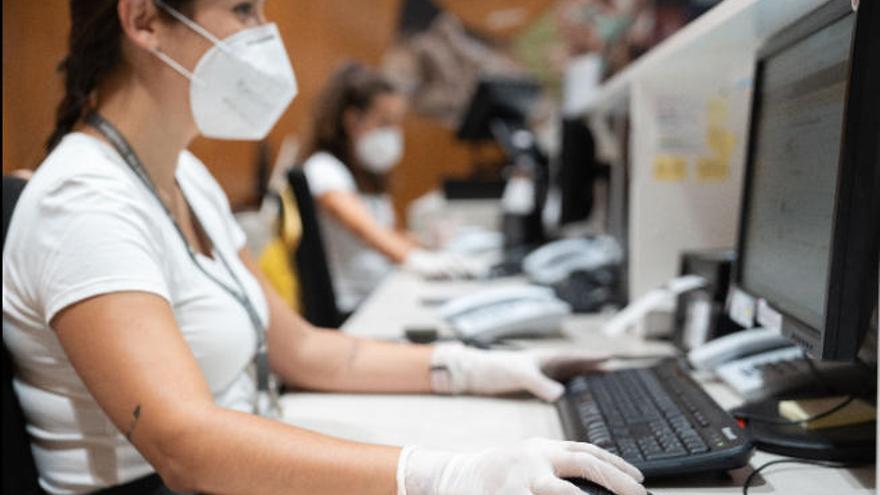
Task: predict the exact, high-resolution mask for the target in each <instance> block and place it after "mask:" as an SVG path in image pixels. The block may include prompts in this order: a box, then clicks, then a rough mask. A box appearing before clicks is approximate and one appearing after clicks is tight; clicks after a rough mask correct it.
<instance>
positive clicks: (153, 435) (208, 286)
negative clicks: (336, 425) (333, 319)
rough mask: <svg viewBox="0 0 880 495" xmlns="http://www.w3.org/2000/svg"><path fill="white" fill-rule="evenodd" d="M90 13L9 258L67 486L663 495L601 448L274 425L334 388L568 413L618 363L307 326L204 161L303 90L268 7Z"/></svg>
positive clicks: (9, 304) (38, 399) (40, 448)
mask: <svg viewBox="0 0 880 495" xmlns="http://www.w3.org/2000/svg"><path fill="white" fill-rule="evenodd" d="M70 6H71V14H72V18H73V25H72V30H71V44H70V53H69V55H68V57H67V58H66V59H65V61H64V64H63V66H62V68H63V71H64V74H65V89H66V97H65V99H64V101H63V102H62V104H61V106H60V107H59V112H58V123H57V124H58V125H57V129H56V132H55V133H54V134H53V136H52V139H51V140H50V145H49V148H50V151H51V152H50V154H49V156H48V157H47V158H46V160H45V161H44V162H43V164H42V165H41V166H40V168H39V170H38V171H37V172H36V174H35V175H34V176H33V178H32V179H31V180H30V182H29V184H28V186H27V188H26V189H25V191H24V193H23V195H22V196H21V199H20V200H19V202H18V206H17V208H16V211H15V215H14V216H13V218H12V221H11V224H10V226H9V231H8V233H7V238H6V242H5V244H6V245H5V248H4V253H3V292H2V294H3V296H2V297H3V326H4V329H3V340H4V344H5V345H6V346H7V348H8V349H9V350H10V351H11V354H12V357H13V360H14V362H15V365H16V366H15V368H16V377H15V390H16V393H17V395H18V398H19V400H20V402H21V404H22V408H23V410H24V413H25V419H26V421H27V423H28V433H29V434H30V435H31V440H32V451H33V454H34V458H35V460H36V463H37V467H38V470H39V475H40V483H41V485H42V486H43V488H44V489H45V490H46V491H48V492H49V493H53V494H79V493H101V494H104V495H109V494H125V495H139V494H154V495H159V494H168V493H170V492H169V491H168V489H167V488H165V485H167V486H168V487H170V488H171V489H173V490H175V491H177V492H197V493H223V494H227V495H239V494H240V495H260V494H282V493H284V494H330V493H350V492H351V491H352V490H353V489H354V490H356V491H357V492H358V493H364V494H382V495H387V494H389V493H400V494H404V493H406V494H409V495H447V494H449V495H451V494H453V493H454V494H461V493H468V494H471V493H472V494H479V495H483V494H486V495H488V494H491V493H498V492H501V491H509V492H511V493H513V492H517V493H519V492H522V493H526V492H529V490H532V491H533V492H535V493H546V494H551V495H556V494H558V495H564V494H569V493H574V490H575V488H574V487H573V485H571V484H568V483H566V482H564V481H562V480H561V479H560V478H559V477H586V478H590V479H594V480H596V481H598V482H600V483H602V484H604V485H606V486H608V487H611V488H612V489H614V490H616V491H619V492H620V493H622V494H624V495H643V494H644V489H643V488H641V487H640V485H638V484H637V482H636V481H635V480H636V479H637V478H639V474H638V472H637V471H635V470H634V469H633V468H632V467H630V466H629V465H627V464H626V463H624V462H623V461H622V460H620V459H618V458H616V457H613V456H611V455H609V454H607V453H604V452H602V451H599V450H598V449H596V448H595V447H592V446H590V445H584V444H577V443H563V442H550V441H533V442H529V443H526V444H524V445H523V446H522V447H520V448H514V449H498V450H488V451H484V452H479V453H474V454H452V453H445V452H434V451H427V450H423V449H413V448H405V449H399V448H393V447H380V446H371V445H363V444H357V443H352V442H346V441H342V440H336V439H333V438H329V437H326V436H322V435H318V434H314V433H310V432H307V431H304V430H301V429H298V428H295V427H293V426H289V425H285V424H283V423H281V422H278V421H275V420H273V419H271V417H272V416H273V415H276V414H277V409H276V407H275V406H276V405H277V404H276V403H275V401H274V400H273V393H272V391H273V389H274V387H273V383H274V381H275V378H274V377H275V376H277V379H280V380H283V381H284V382H286V383H289V384H292V385H295V386H298V387H301V388H305V389H312V390H324V391H349V392H385V393H404V392H411V393H429V392H435V393H485V394H490V393H502V392H510V391H515V390H528V391H531V392H532V393H534V394H536V395H539V396H540V397H542V398H544V399H547V400H553V399H554V398H556V397H558V396H559V394H560V393H561V385H559V384H558V383H556V382H554V381H553V380H551V379H550V378H548V377H546V376H544V375H543V374H542V370H543V369H550V368H559V367H568V368H571V367H572V365H578V366H580V367H581V368H589V367H592V366H594V365H595V362H596V361H595V359H590V358H589V357H588V356H583V355H560V354H546V353H541V354H537V353H516V352H507V353H503V352H495V353H489V352H482V351H476V350H469V349H463V348H457V347H437V348H431V347H419V346H404V345H391V344H383V343H376V342H370V341H366V340H358V339H354V338H351V337H348V336H346V335H343V334H341V333H340V332H327V331H321V330H319V329H315V328H313V327H311V326H310V325H308V324H307V323H305V322H304V321H303V320H302V319H300V318H299V317H298V316H297V315H296V314H294V313H293V312H292V311H290V310H289V309H287V308H286V306H285V304H284V302H283V301H282V300H281V298H280V297H279V296H278V295H277V294H275V293H274V292H273V291H272V290H271V289H270V288H269V286H268V284H267V283H266V280H265V279H264V278H263V277H262V276H261V275H260V274H259V272H258V270H256V269H255V265H254V263H253V262H252V260H251V257H250V254H249V253H248V252H247V249H246V248H244V237H243V234H242V232H241V230H240V229H239V228H238V227H237V226H236V225H235V222H234V220H233V218H232V215H231V213H230V211H229V205H228V202H227V200H226V198H225V196H224V195H223V192H222V191H221V189H220V188H219V186H218V185H217V183H216V182H215V181H214V179H213V178H212V176H211V175H210V173H209V172H208V170H207V169H206V168H205V167H204V165H202V164H201V162H199V161H198V160H197V159H196V158H195V157H194V156H193V155H192V154H190V153H189V152H187V151H186V147H187V146H188V144H189V143H190V141H191V140H192V139H194V138H195V137H196V136H197V135H199V134H202V135H205V136H212V137H218V138H226V139H260V138H262V137H263V136H264V135H265V133H266V132H268V131H269V129H270V128H271V127H272V126H273V125H274V123H275V121H276V120H277V119H278V117H279V116H280V115H281V114H282V113H283V111H284V109H285V108H286V107H287V105H288V103H289V102H290V100H291V99H292V98H293V97H294V95H295V93H296V83H295V79H294V77H293V72H292V70H291V68H290V64H289V61H288V59H287V55H286V53H285V51H284V49H283V44H282V43H281V39H280V37H279V35H278V31H277V29H276V28H275V27H274V25H271V24H266V23H265V21H264V19H263V14H262V9H263V3H262V2H260V1H241V0H234V1H233V0H164V1H159V0H155V1H154V0H101V1H98V0H72V1H71V2H70ZM270 370H271V371H273V372H274V373H275V375H273V374H271V373H270V372H269V371H270ZM513 465H515V466H517V469H516V471H515V472H513V471H512V470H510V466H513Z"/></svg>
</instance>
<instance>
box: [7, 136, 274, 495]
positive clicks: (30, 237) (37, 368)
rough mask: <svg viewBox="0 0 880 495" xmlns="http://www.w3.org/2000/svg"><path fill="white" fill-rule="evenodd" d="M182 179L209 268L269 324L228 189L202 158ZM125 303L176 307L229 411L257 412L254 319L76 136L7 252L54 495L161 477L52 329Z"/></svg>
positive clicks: (35, 182)
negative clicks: (114, 297)
mask: <svg viewBox="0 0 880 495" xmlns="http://www.w3.org/2000/svg"><path fill="white" fill-rule="evenodd" d="M177 180H178V182H179V184H180V187H181V188H182V190H183V192H184V194H185V195H186V197H187V200H188V201H189V203H190V205H191V206H192V209H193V210H194V212H195V214H196V215H197V217H198V218H199V220H200V222H201V224H202V226H203V227H204V229H205V231H206V232H207V233H208V235H209V236H210V238H211V240H212V241H213V244H214V254H213V256H212V257H211V258H208V257H206V256H202V255H199V258H198V261H199V262H200V263H201V264H202V265H203V266H204V267H205V268H206V269H207V270H209V271H210V272H212V273H213V274H214V276H215V277H217V278H219V279H220V280H221V281H223V282H225V283H226V284H227V285H229V286H230V287H236V286H235V282H234V281H233V280H232V279H231V277H230V276H229V274H228V273H227V272H226V270H225V269H224V268H223V267H222V264H221V262H220V260H219V258H217V255H218V254H222V256H223V257H225V259H226V260H227V261H228V262H229V263H230V264H231V266H232V269H233V270H234V271H235V272H236V275H237V276H238V278H239V279H240V280H241V282H242V283H243V284H244V285H245V290H246V292H247V294H248V296H249V297H250V299H251V301H252V303H253V304H254V306H255V307H256V309H257V312H258V313H259V315H260V317H261V318H262V319H263V321H264V323H265V322H266V321H267V320H268V308H267V305H266V300H265V298H264V295H263V294H262V292H261V290H260V287H259V284H258V282H257V281H256V280H255V279H254V278H253V277H252V276H251V275H250V274H249V272H248V271H247V268H246V267H245V266H244V264H243V263H241V261H240V259H239V257H238V251H239V250H240V249H241V248H242V247H243V246H244V243H245V239H244V234H243V233H242V231H241V230H240V229H239V228H238V226H237V225H236V224H235V222H234V220H233V217H232V214H231V212H230V209H229V204H228V201H227V199H226V197H225V195H224V194H223V191H222V190H221V189H220V186H219V185H218V184H217V182H216V181H215V180H214V178H213V177H212V176H211V174H210V173H209V172H208V170H207V169H206V168H205V167H204V165H203V164H202V163H201V162H199V161H198V159H197V158H196V157H195V156H193V155H192V154H190V153H188V152H184V153H182V154H181V155H180V161H179V163H178V168H177ZM120 291H140V292H149V293H153V294H156V295H159V296H161V297H162V298H164V299H166V300H167V301H168V302H169V303H170V304H171V307H172V308H173V311H174V315H175V317H176V319H177V323H178V325H179V327H180V331H181V333H182V334H183V337H184V338H185V339H186V341H187V343H188V344H189V346H190V348H191V349H192V351H193V354H194V356H195V358H196V360H197V361H198V364H199V367H200V368H201V370H202V372H203V373H204V375H205V378H206V379H207V382H208V384H209V386H210V388H211V392H212V394H213V396H214V399H215V401H216V403H217V404H218V405H220V406H223V407H227V408H232V409H236V410H241V411H247V412H252V411H253V404H254V400H255V396H256V387H255V382H254V379H253V374H252V373H253V372H252V368H253V367H252V365H251V363H252V359H253V355H254V353H255V351H256V346H257V337H256V332H255V330H254V328H253V325H252V323H251V320H250V319H249V318H248V315H247V313H246V311H245V310H244V308H243V307H242V306H241V305H240V304H239V303H238V302H236V301H235V300H234V299H233V298H232V296H230V295H229V294H228V293H227V292H225V291H224V290H223V289H222V288H220V287H218V286H217V285H215V283H214V282H212V281H210V280H209V279H208V278H207V277H206V276H205V275H204V274H203V273H202V272H201V271H199V270H198V268H197V267H195V266H194V264H193V262H192V260H191V259H190V257H189V255H188V253H187V250H186V247H185V244H184V242H183V241H182V240H181V239H180V237H179V235H178V234H177V232H176V231H175V229H174V227H173V224H172V222H171V220H170V219H169V218H168V216H167V214H166V213H165V211H164V210H163V209H162V207H161V206H160V205H159V203H158V202H157V200H156V199H155V198H154V197H153V196H152V194H151V193H150V192H149V190H148V189H147V188H146V187H145V186H144V185H143V184H142V183H141V182H140V181H139V179H138V178H137V177H136V176H135V174H134V173H133V172H132V171H131V170H130V169H129V168H128V166H127V165H126V163H125V162H124V161H122V159H121V158H120V157H119V155H118V154H117V153H116V152H115V150H114V149H113V148H111V147H110V146H109V145H107V144H105V143H103V142H102V141H99V140H97V139H95V138H93V137H91V136H88V135H86V134H82V133H74V134H70V135H68V136H67V137H66V138H65V139H64V140H63V141H62V143H61V144H60V145H59V146H58V148H56V149H55V151H54V152H52V154H51V155H50V156H49V157H48V158H47V159H46V161H45V162H43V164H42V165H41V166H40V168H39V169H38V170H37V172H36V174H35V175H34V177H33V178H32V179H31V180H30V182H29V184H28V186H27V187H26V188H25V190H24V193H23V194H22V196H21V199H20V200H19V203H18V205H17V206H16V209H15V212H14V215H13V218H12V222H11V225H10V227H9V232H8V234H7V239H6V247H5V250H4V253H3V325H4V329H3V340H4V343H5V344H6V346H7V347H8V348H9V350H10V351H11V353H12V356H13V360H14V362H15V365H16V377H15V380H14V383H13V384H14V388H15V391H16V393H17V394H18V397H19V400H20V402H21V404H22V408H23V409H24V414H25V418H26V421H27V427H28V431H29V433H30V436H31V443H32V449H33V453H34V458H35V460H36V463H37V467H38V470H39V472H40V483H41V484H42V485H43V488H44V489H46V490H47V491H48V492H50V493H61V494H69V493H87V492H91V491H94V490H96V489H99V488H103V487H107V486H113V485H119V484H123V483H126V482H129V481H132V480H134V479H137V478H139V477H142V476H145V475H148V474H150V473H152V472H153V468H152V467H151V466H150V465H149V464H148V463H147V462H146V460H144V458H143V457H142V456H141V455H140V454H139V453H138V452H137V451H136V450H135V448H134V447H133V446H132V445H131V444H130V443H129V442H128V441H127V440H126V439H125V437H124V436H123V435H122V434H121V433H120V432H119V431H118V430H117V429H116V427H115V426H114V425H113V424H112V423H111V421H110V420H109V418H108V417H107V416H106V415H105V414H104V412H103V411H102V410H101V408H100V407H99V406H98V404H97V403H96V402H95V400H94V399H93V398H92V397H91V395H90V394H89V392H88V390H87V389H86V387H85V386H84V385H83V383H82V382H81V381H80V378H79V377H78V376H77V374H76V372H75V371H74V369H73V367H72V366H71V364H70V362H69V361H68V359H67V357H66V355H65V353H64V350H63V349H62V347H61V345H60V343H59V341H58V338H57V336H56V334H55V332H54V331H53V330H52V329H51V328H50V327H49V323H50V322H51V321H52V318H53V317H54V316H55V315H57V314H58V312H59V311H61V310H62V309H64V308H66V307H67V306H70V305H71V304H73V303H76V302H78V301H82V300H84V299H87V298H89V297H93V296H96V295H101V294H107V293H113V292H120ZM81 330H83V331H87V329H81ZM119 331H120V332H125V331H127V329H126V328H124V327H123V328H119Z"/></svg>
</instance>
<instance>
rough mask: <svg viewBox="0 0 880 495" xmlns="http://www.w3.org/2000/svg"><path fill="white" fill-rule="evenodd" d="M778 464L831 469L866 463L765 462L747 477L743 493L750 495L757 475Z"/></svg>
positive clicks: (789, 460) (778, 460)
mask: <svg viewBox="0 0 880 495" xmlns="http://www.w3.org/2000/svg"><path fill="white" fill-rule="evenodd" d="M777 464H809V465H811V466H819V467H824V468H829V469H843V468H849V467H855V466H861V465H864V463H854V462H829V461H812V460H808V459H777V460H775V461H769V462H765V463H764V464H762V465H760V466H758V467H757V468H756V469H755V470H754V471H752V472H751V474H749V477H748V478H746V481H745V483H743V495H749V488H750V487H751V486H752V481H754V479H755V477H756V476H758V474H759V473H761V471H764V470H765V469H767V468H769V467H770V466H775V465H777Z"/></svg>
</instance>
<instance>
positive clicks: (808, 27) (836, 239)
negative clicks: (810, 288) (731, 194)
mask: <svg viewBox="0 0 880 495" xmlns="http://www.w3.org/2000/svg"><path fill="white" fill-rule="evenodd" d="M878 12H880V9H878V6H877V5H876V2H862V5H861V8H860V9H859V11H858V13H857V14H856V15H857V17H856V27H855V32H854V35H853V42H852V45H851V47H852V48H851V54H850V60H851V63H850V66H849V74H848V80H849V83H848V85H847V93H846V97H845V98H846V107H845V109H844V117H843V127H844V128H843V133H842V137H843V142H842V143H841V150H840V155H839V158H838V175H837V176H838V181H837V191H836V196H835V198H836V199H835V206H834V225H833V231H832V247H831V250H830V253H829V256H830V260H829V262H830V263H829V270H828V276H827V278H826V284H827V286H826V290H827V293H828V296H827V298H826V314H825V325H824V328H822V329H817V328H812V327H811V326H810V325H808V324H806V323H805V322H803V321H801V320H800V319H798V318H797V317H795V316H794V315H791V314H790V313H787V312H785V311H784V310H782V309H781V308H779V307H778V306H776V305H774V303H773V302H772V301H765V302H766V303H767V305H768V306H769V307H770V308H771V309H772V310H774V311H776V312H777V313H779V314H780V315H781V316H782V328H781V330H782V333H783V334H784V335H786V336H787V337H789V338H790V339H792V341H793V342H794V343H796V344H797V345H799V346H801V347H802V348H803V349H804V350H806V351H807V352H808V353H809V354H810V355H811V356H812V357H814V358H817V359H821V360H835V361H842V360H846V361H849V360H853V359H855V357H856V355H857V353H858V349H859V346H860V344H861V340H862V337H863V336H864V330H866V329H867V326H868V325H869V321H870V318H871V314H872V312H873V310H874V308H875V307H876V305H875V304H876V297H877V296H876V294H877V285H876V284H875V283H874V281H873V275H876V273H877V251H878V238H880V234H878V231H880V227H877V226H878V225H880V215H878V203H880V201H878V199H877V198H876V196H878V195H880V189H878V187H877V184H878V176H880V173H878V171H877V168H878V152H877V148H876V147H875V146H871V145H870V143H871V142H872V141H875V142H876V140H877V139H878V138H880V125H878V118H877V114H878V113H880V91H877V90H876V88H880V76H878V72H880V43H878V40H877V38H878V35H877V33H878V30H880V22H878V20H877V18H878ZM851 14H853V12H852V8H851V6H850V3H849V2H842V1H832V2H829V3H828V4H826V5H825V6H823V7H820V8H819V9H817V10H816V11H814V12H812V13H811V14H808V15H807V16H805V17H804V18H802V19H801V20H799V21H797V22H796V23H794V24H793V25H792V26H790V27H788V28H786V29H784V30H783V31H781V32H780V33H779V34H778V35H777V36H774V37H773V38H772V39H770V40H769V42H768V43H767V44H766V45H765V46H764V47H763V48H762V49H761V50H760V51H759V52H758V61H757V67H756V72H755V85H754V95H753V98H752V109H751V118H750V122H749V142H748V151H747V155H746V172H745V173H746V175H745V180H744V187H743V195H742V203H741V204H742V207H741V214H740V223H739V236H738V241H737V250H738V252H739V253H740V256H739V257H738V259H737V263H736V265H735V268H734V280H733V287H734V288H735V289H738V290H740V291H743V292H745V293H746V294H748V295H750V296H752V297H753V298H755V299H756V300H757V299H763V298H762V294H759V293H754V292H751V291H750V290H749V289H747V288H745V287H744V284H743V282H742V281H743V264H744V258H745V256H744V255H745V250H744V248H745V240H746V239H745V238H746V233H747V232H748V216H749V215H748V213H749V212H748V209H747V205H748V204H749V201H750V199H751V192H752V175H753V169H754V159H755V152H756V149H755V145H756V142H757V141H756V138H757V132H758V124H759V120H760V112H761V109H762V101H761V99H762V98H761V83H762V80H763V77H762V76H763V74H764V67H765V63H766V60H767V59H768V58H769V57H771V56H773V55H775V54H778V53H779V52H781V51H783V50H785V49H786V48H788V47H790V46H792V45H793V44H795V43H797V42H799V41H801V40H803V39H804V38H806V37H808V36H810V35H811V34H813V33H815V32H816V31H818V30H819V29H822V28H824V27H826V26H828V25H830V24H832V23H834V22H836V21H838V20H840V19H842V18H844V17H845V16H847V15H851ZM872 88H874V90H873V92H872V91H871V89H872ZM871 109H874V111H873V112H872V111H871ZM871 226H875V227H873V228H872V227H871ZM847 329H852V330H851V331H852V332H856V334H855V335H852V334H847V333H846V332H847Z"/></svg>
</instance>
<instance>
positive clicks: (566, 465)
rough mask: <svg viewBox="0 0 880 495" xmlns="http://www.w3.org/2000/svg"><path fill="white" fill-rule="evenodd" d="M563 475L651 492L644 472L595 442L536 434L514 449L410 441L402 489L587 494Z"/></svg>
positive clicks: (477, 494)
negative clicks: (463, 449)
mask: <svg viewBox="0 0 880 495" xmlns="http://www.w3.org/2000/svg"><path fill="white" fill-rule="evenodd" d="M563 478H581V479H586V480H589V481H592V482H594V483H596V484H599V485H602V486H603V487H605V488H607V489H609V490H611V491H612V492H614V493H615V494H616V495H646V493H647V491H646V490H645V488H644V487H643V486H642V485H641V484H640V483H641V482H642V481H643V479H644V477H643V476H642V473H640V472H639V471H638V470H637V469H636V468H634V467H633V466H631V465H630V464H628V463H627V462H626V461H624V460H623V459H621V458H620V457H617V456H615V455H612V454H610V453H608V452H606V451H604V450H602V449H600V448H598V447H596V446H595V445H590V444H586V443H578V442H560V441H552V440H543V439H534V440H528V441H526V442H523V443H522V444H521V445H520V446H518V447H515V448H508V449H489V450H484V451H482V452H476V453H468V454H452V453H448V452H436V451H430V450H421V449H418V448H413V447H407V448H405V449H403V452H402V453H401V455H400V461H399V462H398V467H397V494H398V495H525V494H529V495H532V494H534V495H583V492H582V491H581V490H580V489H579V488H577V487H576V486H575V485H573V484H572V483H570V482H568V481H565V480H563Z"/></svg>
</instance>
